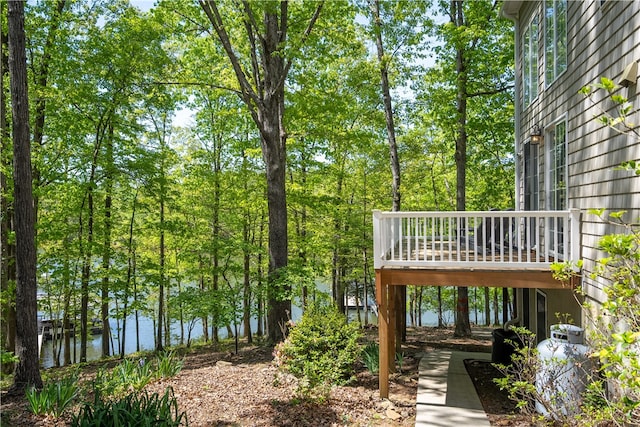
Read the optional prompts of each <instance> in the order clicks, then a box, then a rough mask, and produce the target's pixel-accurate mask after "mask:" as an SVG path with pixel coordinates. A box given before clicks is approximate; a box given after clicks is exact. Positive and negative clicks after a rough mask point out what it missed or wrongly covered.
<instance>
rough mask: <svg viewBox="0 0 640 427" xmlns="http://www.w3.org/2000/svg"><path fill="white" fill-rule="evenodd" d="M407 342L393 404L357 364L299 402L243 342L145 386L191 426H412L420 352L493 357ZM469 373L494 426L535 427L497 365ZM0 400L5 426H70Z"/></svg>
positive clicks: (468, 347)
mask: <svg viewBox="0 0 640 427" xmlns="http://www.w3.org/2000/svg"><path fill="white" fill-rule="evenodd" d="M366 334H367V339H370V340H376V339H377V330H376V329H370V330H367V332H366ZM407 337H408V339H407V343H406V345H403V351H404V358H403V363H402V372H398V373H395V374H393V375H392V376H391V379H390V396H391V398H390V399H380V397H379V395H378V377H377V376H376V375H372V374H371V373H369V372H368V371H367V369H366V368H365V367H364V366H358V369H357V375H356V379H355V381H354V382H352V383H351V384H349V385H348V386H342V387H335V388H334V389H333V390H332V392H331V396H330V398H329V399H328V400H327V401H325V402H322V403H313V402H308V401H304V400H301V399H299V398H297V397H296V392H295V390H296V381H295V379H293V378H291V377H288V376H286V375H284V374H282V373H279V372H278V370H277V368H276V367H275V366H274V364H273V363H272V360H273V356H272V353H271V349H270V348H268V347H264V346H256V345H247V344H246V343H245V344H242V345H241V348H240V350H239V351H238V353H237V354H235V352H234V351H233V346H232V344H227V343H225V344H219V345H217V346H206V347H198V348H197V349H193V350H192V351H191V352H189V353H187V354H186V355H185V359H184V367H183V369H182V371H181V372H180V373H179V374H178V375H177V376H175V377H173V378H170V379H167V380H162V381H158V382H155V383H153V384H150V385H148V386H147V389H148V390H149V391H150V392H158V393H160V394H162V393H164V390H165V389H166V388H167V387H172V388H173V391H174V394H175V396H176V398H177V400H178V407H179V410H180V411H185V412H186V414H187V419H188V422H189V425H190V426H203V427H204V426H207V427H208V426H342V425H345V426H413V425H415V417H416V405H415V402H416V392H417V385H418V362H419V359H420V356H421V354H422V353H425V352H429V351H433V350H434V349H436V348H440V349H452V350H460V351H476V352H477V351H481V352H491V341H490V340H488V339H487V338H486V337H481V336H473V337H471V338H464V339H461V338H454V337H453V329H451V328H444V329H438V328H431V327H419V328H409V330H408V333H407ZM106 363H110V364H114V362H113V361H112V362H105V361H102V362H96V363H92V364H89V365H87V366H86V367H84V368H83V370H82V374H81V376H80V381H90V380H91V378H92V377H93V376H94V375H95V372H96V371H97V369H98V368H100V367H102V366H104V365H105V364H106ZM467 369H468V370H469V372H470V376H471V378H472V380H473V381H474V383H475V384H476V389H477V390H478V391H479V396H480V400H481V402H482V403H483V406H484V408H485V412H486V413H487V416H488V417H489V420H490V422H491V424H492V425H494V426H518V427H520V426H528V425H530V423H529V422H527V419H526V417H523V416H521V415H517V410H516V409H515V404H514V403H513V402H511V401H509V399H508V398H507V396H506V394H505V392H503V391H501V390H499V388H498V387H497V386H495V384H494V383H493V381H492V380H493V378H494V377H495V376H496V375H499V373H498V372H497V371H496V370H495V368H493V367H492V366H491V365H490V364H488V363H481V362H472V363H467ZM58 370H59V369H58ZM58 375H59V374H58ZM44 376H46V377H47V378H54V377H56V368H52V369H48V370H47V371H46V374H45V375H44ZM1 399H2V400H1V401H0V415H1V419H0V425H1V426H3V427H5V426H6V427H11V426H15V427H23V426H43V427H52V426H56V427H58V426H63V425H67V424H68V422H69V417H64V416H63V417H61V418H59V419H58V420H54V419H52V418H50V417H44V416H36V415H33V414H32V413H30V412H29V410H28V407H27V403H26V399H24V398H10V397H8V396H7V395H6V394H4V392H3V394H2V396H1ZM83 399H84V400H85V401H87V400H90V399H91V397H89V396H83ZM73 410H76V411H77V410H78V407H76V408H72V411H73ZM514 414H515V415H514Z"/></svg>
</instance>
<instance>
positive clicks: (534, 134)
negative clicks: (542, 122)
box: [529, 125, 542, 145]
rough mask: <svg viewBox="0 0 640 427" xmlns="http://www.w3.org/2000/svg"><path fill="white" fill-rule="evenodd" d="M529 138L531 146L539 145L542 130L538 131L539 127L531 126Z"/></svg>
mask: <svg viewBox="0 0 640 427" xmlns="http://www.w3.org/2000/svg"><path fill="white" fill-rule="evenodd" d="M529 136H530V137H531V141H530V142H531V144H534V145H538V144H540V143H541V142H542V129H540V126H538V125H533V127H532V128H531V135H529Z"/></svg>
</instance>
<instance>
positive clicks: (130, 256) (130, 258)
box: [120, 189, 138, 358]
mask: <svg viewBox="0 0 640 427" xmlns="http://www.w3.org/2000/svg"><path fill="white" fill-rule="evenodd" d="M137 201H138V189H136V193H135V194H134V195H133V206H132V207H131V219H130V220H129V238H128V239H127V278H126V280H125V282H124V307H123V308H122V333H121V334H120V357H121V358H123V357H124V354H125V348H126V342H127V317H128V316H129V298H131V291H130V290H131V282H132V280H135V279H134V269H133V266H134V262H135V261H134V257H135V249H134V247H133V226H134V224H135V218H136V205H137Z"/></svg>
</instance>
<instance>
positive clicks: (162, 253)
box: [156, 190, 165, 352]
mask: <svg viewBox="0 0 640 427" xmlns="http://www.w3.org/2000/svg"><path fill="white" fill-rule="evenodd" d="M161 191H162V190H161ZM164 260H165V248H164V196H163V194H161V195H160V283H159V287H158V288H159V289H158V324H157V325H156V326H157V332H156V351H157V352H161V351H162V350H164V346H163V344H162V333H163V325H164V323H163V320H164Z"/></svg>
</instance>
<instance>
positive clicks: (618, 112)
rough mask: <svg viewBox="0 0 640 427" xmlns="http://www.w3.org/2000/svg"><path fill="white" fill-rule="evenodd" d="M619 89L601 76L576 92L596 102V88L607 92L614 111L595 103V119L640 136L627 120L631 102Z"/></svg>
mask: <svg viewBox="0 0 640 427" xmlns="http://www.w3.org/2000/svg"><path fill="white" fill-rule="evenodd" d="M619 89H620V86H618V85H617V84H615V83H614V82H613V80H611V79H609V78H607V77H601V78H600V81H599V82H598V83H592V84H590V85H587V86H584V87H582V88H581V89H580V90H579V91H578V92H579V93H580V94H581V95H583V96H584V97H586V98H588V99H589V100H591V101H592V102H593V103H594V104H596V101H595V100H594V98H593V95H594V94H595V93H596V92H597V91H598V90H603V91H605V92H606V94H607V95H606V96H607V97H608V98H609V100H610V101H611V103H612V104H613V105H614V106H615V113H613V114H611V113H609V112H608V111H607V110H606V109H604V108H603V107H600V106H599V105H598V104H596V105H598V115H597V116H596V120H597V121H598V122H600V123H601V124H603V125H604V126H608V127H610V128H611V129H614V130H616V131H618V132H620V133H633V134H635V135H636V136H640V134H639V133H638V131H637V129H636V125H635V124H633V123H631V122H630V121H629V116H630V115H631V114H632V113H633V104H631V103H630V102H629V100H628V99H627V98H626V97H625V96H623V95H621V94H620V93H617V92H618V90H619ZM634 163H635V162H634ZM632 169H635V171H636V173H638V172H639V171H638V169H637V168H636V167H635V164H634V166H633V168H632Z"/></svg>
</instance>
